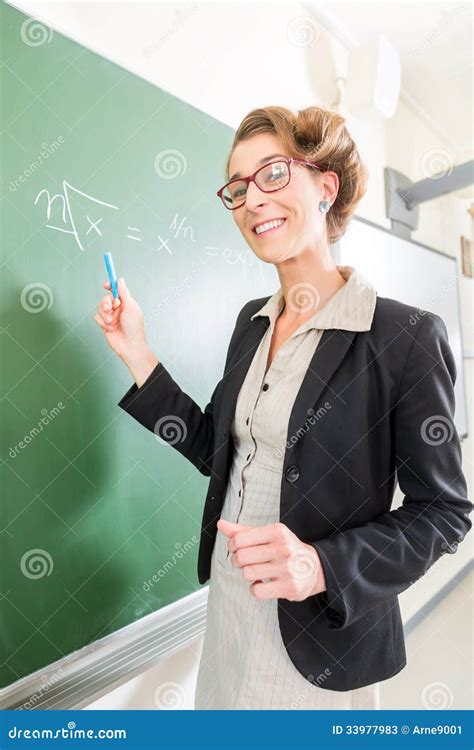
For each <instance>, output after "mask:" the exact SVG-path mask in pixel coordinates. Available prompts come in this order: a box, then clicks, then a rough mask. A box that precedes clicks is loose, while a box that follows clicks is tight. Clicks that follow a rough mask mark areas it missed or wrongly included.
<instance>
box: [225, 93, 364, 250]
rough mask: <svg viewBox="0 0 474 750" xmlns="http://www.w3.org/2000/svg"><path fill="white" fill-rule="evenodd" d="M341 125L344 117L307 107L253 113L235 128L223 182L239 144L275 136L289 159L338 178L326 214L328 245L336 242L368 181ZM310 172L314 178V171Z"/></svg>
mask: <svg viewBox="0 0 474 750" xmlns="http://www.w3.org/2000/svg"><path fill="white" fill-rule="evenodd" d="M344 123H345V118H344V117H342V116H341V115H339V114H337V113H336V112H331V111H329V110H327V109H321V108H320V107H307V108H306V109H301V110H299V111H298V112H297V114H296V115H295V114H294V113H293V112H291V111H290V110H289V109H286V108H284V107H261V108H259V109H253V110H252V111H251V112H249V113H248V114H247V115H246V116H245V117H244V119H243V120H242V122H241V123H240V125H239V127H238V128H237V131H236V133H235V136H234V140H233V143H232V147H231V151H230V154H229V157H228V159H227V164H226V167H225V179H226V181H228V179H229V163H230V159H231V156H232V153H233V151H234V149H235V147H236V146H237V144H238V143H241V142H242V141H245V140H247V139H248V138H250V137H251V136H253V135H258V134H260V133H272V134H274V135H276V136H278V138H279V139H280V141H281V143H282V144H283V146H284V149H285V151H287V152H288V153H289V155H290V156H292V157H294V158H296V159H305V160H306V161H310V162H313V163H314V164H317V165H318V166H319V167H320V169H321V171H323V172H327V171H331V172H335V173H336V174H337V176H338V178H339V192H338V194H337V196H336V199H335V201H334V203H333V204H332V206H331V209H330V211H329V212H328V213H327V214H326V227H327V236H328V241H329V243H330V244H332V243H334V242H337V240H339V239H340V238H341V237H342V236H343V235H344V233H345V231H346V228H347V225H348V223H349V220H350V218H351V216H352V214H353V213H354V211H355V209H356V206H357V204H358V203H359V201H360V200H361V198H362V197H363V195H364V194H365V191H366V189H367V179H368V171H367V168H366V167H365V165H364V164H363V163H362V161H361V158H360V155H359V152H358V150H357V147H356V144H355V143H354V141H353V139H352V138H351V136H350V135H349V132H348V130H347V128H346V126H345V125H344ZM310 172H312V173H313V172H314V174H317V172H316V170H312V169H311V170H310Z"/></svg>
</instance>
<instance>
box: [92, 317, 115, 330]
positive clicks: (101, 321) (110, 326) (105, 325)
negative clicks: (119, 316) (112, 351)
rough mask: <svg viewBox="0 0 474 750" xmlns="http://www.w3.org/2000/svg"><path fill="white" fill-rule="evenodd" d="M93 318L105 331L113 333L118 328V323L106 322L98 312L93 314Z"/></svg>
mask: <svg viewBox="0 0 474 750" xmlns="http://www.w3.org/2000/svg"><path fill="white" fill-rule="evenodd" d="M94 320H95V321H96V323H97V324H98V325H99V326H100V327H101V328H102V330H103V331H107V333H113V332H114V331H116V330H118V323H107V322H106V321H105V320H104V318H103V317H102V316H101V315H99V314H98V313H96V314H95V315H94Z"/></svg>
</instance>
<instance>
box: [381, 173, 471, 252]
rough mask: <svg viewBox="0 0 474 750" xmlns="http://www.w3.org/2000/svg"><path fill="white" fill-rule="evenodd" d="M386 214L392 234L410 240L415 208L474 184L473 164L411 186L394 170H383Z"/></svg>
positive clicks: (416, 222)
mask: <svg viewBox="0 0 474 750" xmlns="http://www.w3.org/2000/svg"><path fill="white" fill-rule="evenodd" d="M384 178H385V211H386V214H387V217H388V218H389V219H390V220H391V222H392V232H393V233H394V234H396V235H397V236H398V237H402V238H403V239H406V240H409V239H411V233H412V232H413V230H414V229H417V227H418V206H419V205H420V203H425V202H426V201H431V200H434V199H435V198H439V197H440V196H441V195H446V194H447V193H453V192H455V191H456V190H461V189H462V188H465V187H467V186H468V185H472V184H473V183H474V161H467V162H465V163H464V164H458V165H457V166H455V167H452V168H450V169H449V170H445V171H444V172H440V173H438V174H434V175H432V176H431V177H427V178H425V179H424V180H419V181H418V182H412V181H411V180H410V179H409V178H408V177H407V176H406V175H404V174H402V173H401V172H397V170H396V169H391V167H385V169H384Z"/></svg>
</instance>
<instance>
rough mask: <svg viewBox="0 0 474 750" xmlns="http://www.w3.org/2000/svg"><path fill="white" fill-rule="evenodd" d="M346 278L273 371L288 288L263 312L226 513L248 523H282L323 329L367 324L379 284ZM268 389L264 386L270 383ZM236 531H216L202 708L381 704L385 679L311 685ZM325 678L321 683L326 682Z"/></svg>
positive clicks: (241, 406) (236, 427)
mask: <svg viewBox="0 0 474 750" xmlns="http://www.w3.org/2000/svg"><path fill="white" fill-rule="evenodd" d="M338 269H339V272H340V273H341V274H342V275H343V277H344V278H345V279H346V284H345V285H344V286H343V287H342V288H341V289H340V290H339V291H338V292H337V293H336V294H335V295H333V296H332V297H331V298H330V300H329V302H327V303H326V305H324V307H323V308H321V310H319V311H317V312H316V313H315V315H314V316H312V317H311V318H310V319H308V320H306V321H305V322H304V323H303V324H302V325H301V326H300V327H299V328H298V329H297V330H296V331H295V332H294V333H293V335H292V336H291V337H290V338H289V339H288V340H287V341H286V342H285V343H284V344H283V345H282V346H281V347H280V348H279V349H278V351H277V353H276V355H275V357H274V359H273V361H272V364H271V366H270V368H269V370H268V372H267V374H266V375H265V368H266V363H267V358H268V352H269V348H270V341H271V337H272V333H273V329H274V325H275V321H276V319H277V317H278V315H279V314H280V312H281V310H282V308H283V306H284V299H283V296H282V290H281V288H280V289H279V290H278V291H277V292H275V294H274V295H273V296H272V297H271V298H270V299H269V300H268V302H267V303H266V304H265V305H264V306H263V307H262V308H261V309H260V310H259V311H258V312H257V313H255V315H268V316H269V318H270V325H269V327H268V329H267V331H266V332H265V334H264V336H263V338H262V340H261V342H260V344H259V347H258V349H257V351H256V353H255V355H254V358H253V360H252V363H251V365H250V368H249V370H248V372H247V375H246V378H245V380H244V382H243V384H242V387H241V390H240V392H239V396H238V399H237V403H236V409H235V415H234V419H233V421H232V425H231V430H232V437H233V440H234V445H235V451H234V457H233V463H232V466H231V470H230V475H229V482H228V485H227V492H226V497H225V499H224V505H223V509H222V514H221V518H223V519H225V520H228V521H232V522H234V523H237V522H239V523H242V524H247V525H249V526H264V525H266V524H269V523H275V522H277V521H279V510H280V487H281V479H282V465H283V462H284V451H285V443H286V437H287V430H288V420H289V416H290V413H291V409H292V405H293V402H294V400H295V398H296V395H297V393H298V390H299V388H300V386H301V383H302V381H303V378H304V375H305V373H306V370H307V368H308V365H309V362H310V360H311V357H312V355H313V353H314V351H315V349H316V347H317V345H318V342H319V340H320V338H321V335H322V332H323V329H325V328H343V329H346V330H351V331H354V330H355V331H367V330H369V329H370V327H371V322H372V318H373V313H374V309H375V302H376V291H375V289H374V288H373V287H372V286H371V284H370V283H369V282H368V280H366V279H365V277H363V276H362V274H360V272H357V271H356V269H354V268H353V267H352V266H338ZM264 384H267V385H268V386H269V387H268V388H265V389H263V385H264ZM227 544H228V538H227V537H226V536H225V535H224V534H222V533H221V532H220V531H218V532H217V538H216V543H215V545H214V550H213V554H212V560H211V575H210V581H209V598H208V606H207V626H206V632H205V637H204V644H203V650H202V655H201V661H200V665H199V672H198V678H197V685H196V695H195V708H196V709H376V708H379V683H375V684H372V685H369V686H365V687H362V688H357V689H355V690H349V691H345V692H341V691H336V690H327V689H324V688H323V687H320V686H316V685H314V684H313V683H311V682H309V681H308V680H307V679H306V678H305V677H304V676H303V675H302V674H301V673H300V672H299V671H298V669H297V668H296V667H295V666H294V664H293V662H292V661H291V660H290V657H289V656H288V653H287V651H286V648H285V645H284V643H283V641H282V638H281V633H280V628H279V623H278V614H277V603H278V602H277V599H270V600H264V601H258V600H256V599H255V597H253V596H252V595H251V594H250V592H249V586H250V583H249V582H248V581H246V580H245V578H244V577H243V575H242V570H241V569H240V568H237V567H235V566H233V565H232V562H231V559H230V553H229V552H228V548H227ZM319 684H321V683H319Z"/></svg>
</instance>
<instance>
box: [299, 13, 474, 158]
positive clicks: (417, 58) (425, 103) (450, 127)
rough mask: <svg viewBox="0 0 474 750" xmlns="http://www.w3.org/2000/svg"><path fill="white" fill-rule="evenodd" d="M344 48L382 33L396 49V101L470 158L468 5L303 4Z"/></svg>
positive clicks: (471, 135) (362, 42) (457, 155)
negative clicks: (399, 68) (398, 76)
mask: <svg viewBox="0 0 474 750" xmlns="http://www.w3.org/2000/svg"><path fill="white" fill-rule="evenodd" d="M304 7H305V8H306V9H307V10H308V12H309V13H311V15H312V16H313V17H314V18H319V20H320V22H321V23H322V25H323V26H325V27H326V28H327V29H328V31H330V32H331V33H332V34H334V35H335V36H336V38H338V39H339V41H340V42H342V43H343V44H344V45H345V46H346V47H349V48H351V47H357V46H359V45H361V44H364V43H365V42H369V41H372V40H374V39H376V38H377V36H378V35H379V34H383V35H384V36H385V37H386V38H387V39H388V40H389V41H390V42H391V44H392V45H393V46H394V47H395V48H396V49H397V50H398V54H399V56H400V61H401V66H402V92H401V98H402V99H403V100H404V101H406V102H407V103H408V104H410V105H411V106H412V107H413V108H414V109H415V110H416V112H417V113H418V115H419V116H420V117H421V118H423V119H424V121H425V122H426V124H427V125H428V126H429V127H430V128H431V129H432V130H434V131H435V132H436V133H438V135H439V136H441V137H442V138H443V139H444V140H445V141H446V143H447V144H449V145H450V147H451V148H452V149H453V150H454V151H455V153H456V162H457V163H461V162H463V161H467V160H468V159H470V158H472V154H473V120H472V109H473V106H472V103H473V97H472V91H473V87H472V58H473V50H472V14H473V6H472V4H471V3H467V2H456V3H445V2H415V3H409V2H407V3H405V2H393V3H392V2H365V3H364V2H332V3H327V2H326V3H319V2H308V3H304Z"/></svg>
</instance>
